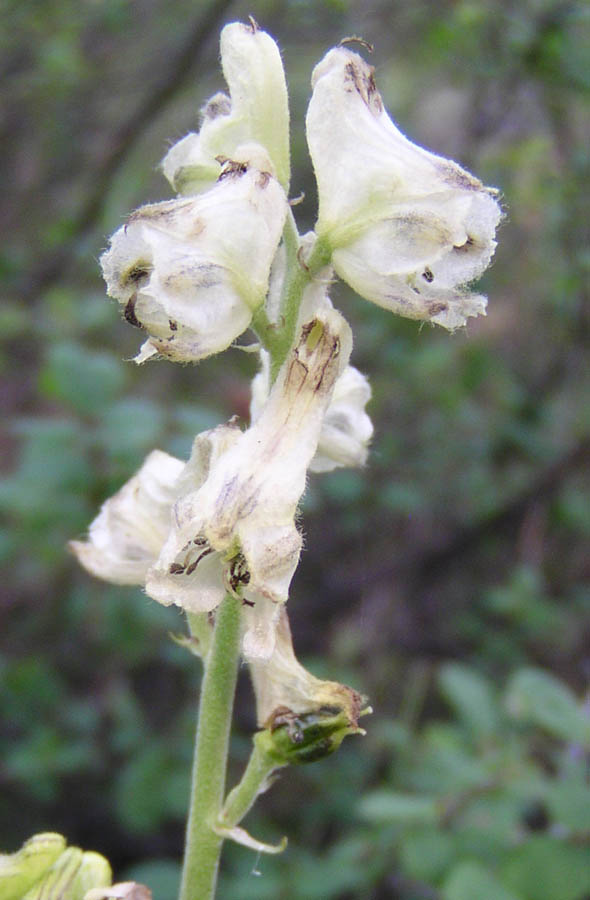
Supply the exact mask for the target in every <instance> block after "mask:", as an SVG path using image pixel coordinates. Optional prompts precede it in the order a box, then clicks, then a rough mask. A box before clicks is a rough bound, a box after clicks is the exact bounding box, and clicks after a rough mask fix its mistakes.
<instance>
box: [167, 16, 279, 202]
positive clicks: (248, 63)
mask: <svg viewBox="0 0 590 900" xmlns="http://www.w3.org/2000/svg"><path fill="white" fill-rule="evenodd" d="M220 49H221V63H222V67H223V74H224V75H225V79H226V81H227V84H228V87H229V91H230V97H227V96H226V95H225V94H216V95H215V96H214V97H212V98H211V100H210V101H209V103H208V104H207V105H206V107H205V108H204V110H203V121H202V125H201V130H200V132H199V133H198V134H194V133H191V134H188V135H187V136H186V137H184V138H183V139H182V141H179V142H178V143H177V144H175V146H174V147H172V149H171V150H170V151H169V152H168V154H167V156H166V157H165V158H164V160H163V163H162V167H163V170H164V174H165V175H166V177H167V178H168V180H169V181H170V183H171V184H172V186H173V188H174V189H175V190H176V191H178V192H180V193H181V194H185V195H189V194H196V193H198V192H200V191H202V190H203V189H206V188H207V187H208V186H210V184H211V183H212V182H213V181H214V180H215V178H216V177H217V174H219V162H218V161H217V157H218V156H221V157H227V158H228V159H235V158H236V148H237V147H238V146H239V145H240V144H243V143H247V142H255V143H257V144H261V145H263V146H264V147H265V149H266V151H267V153H268V156H269V157H270V161H271V163H270V165H271V167H270V169H269V171H271V173H272V174H273V175H275V176H276V177H277V178H278V180H279V182H280V183H281V184H282V186H283V188H284V189H285V190H286V191H287V190H288V188H289V108H288V98H287V86H286V84H285V73H284V71H283V64H282V61H281V54H280V51H279V48H278V47H277V45H276V44H275V42H274V41H273V39H272V38H271V37H270V35H268V34H266V32H264V31H261V30H260V29H259V28H257V27H256V26H254V25H244V24H242V23H241V22H233V23H231V24H229V25H226V26H225V28H224V29H223V31H222V32H221V41H220Z"/></svg>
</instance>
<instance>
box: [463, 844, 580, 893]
mask: <svg viewBox="0 0 590 900" xmlns="http://www.w3.org/2000/svg"><path fill="white" fill-rule="evenodd" d="M502 873H503V877H504V881H505V883H506V884H507V885H509V886H510V887H511V888H512V889H513V890H515V891H518V892H520V893H521V894H522V895H523V896H524V897H526V900H583V898H584V897H585V896H586V895H587V893H588V891H590V860H589V856H588V848H587V847H584V846H573V845H571V844H566V843H565V842H564V841H560V840H555V839H552V838H550V837H545V836H539V837H533V838H531V839H530V840H529V841H527V843H526V844H523V845H522V846H520V847H517V848H515V849H514V851H513V852H512V854H511V855H510V856H509V858H508V860H507V861H506V862H505V864H504V865H503V866H502ZM478 900H479V896H478ZM494 900H497V898H494Z"/></svg>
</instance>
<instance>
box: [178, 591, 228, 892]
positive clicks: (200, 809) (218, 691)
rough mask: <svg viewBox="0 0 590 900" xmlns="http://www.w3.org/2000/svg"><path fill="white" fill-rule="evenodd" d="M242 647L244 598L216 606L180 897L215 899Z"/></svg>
mask: <svg viewBox="0 0 590 900" xmlns="http://www.w3.org/2000/svg"><path fill="white" fill-rule="evenodd" d="M239 651H240V601H239V600H237V599H236V598H235V597H232V596H229V595H228V596H227V597H226V598H225V600H224V601H223V602H222V603H221V605H220V606H219V608H218V609H217V615H216V621H215V630H214V633H213V639H212V643H211V647H210V650H209V653H208V654H207V659H206V663H205V674H204V677H203V684H202V687H201V702H200V707H199V721H198V725H197V738H196V746H195V758H194V764H193V776H192V785H191V800H190V810H189V817H188V823H187V830H186V844H185V855H184V864H183V869H182V881H181V886H180V894H179V900H213V898H214V896H215V887H216V884H217V872H218V868H219V857H220V855H221V845H222V843H223V838H221V837H219V835H217V834H216V833H215V831H214V830H213V829H214V827H215V825H216V823H217V820H218V818H219V814H220V812H221V808H222V805H223V796H224V791H225V774H226V768H227V752H228V746H229V735H230V726H231V716H232V709H233V703H234V693H235V689H236V680H237V675H238V662H239Z"/></svg>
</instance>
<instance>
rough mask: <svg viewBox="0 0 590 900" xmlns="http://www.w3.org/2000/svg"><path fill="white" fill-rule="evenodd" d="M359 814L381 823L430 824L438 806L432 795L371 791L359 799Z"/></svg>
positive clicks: (437, 814) (436, 815)
mask: <svg viewBox="0 0 590 900" xmlns="http://www.w3.org/2000/svg"><path fill="white" fill-rule="evenodd" d="M359 814H360V815H361V816H362V817H363V819H368V820H369V821H371V822H377V823H381V824H391V823H393V822H399V823H400V824H403V825H409V824H419V825H430V824H434V823H436V822H437V821H438V818H439V808H438V804H437V801H436V798H434V797H420V796H417V795H415V794H400V793H396V792H395V791H373V792H372V793H370V794H367V795H366V796H365V797H363V799H362V800H361V802H360V805H359Z"/></svg>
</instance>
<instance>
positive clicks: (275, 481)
mask: <svg viewBox="0 0 590 900" xmlns="http://www.w3.org/2000/svg"><path fill="white" fill-rule="evenodd" d="M350 348H351V337H350V329H349V327H348V325H347V324H346V322H345V321H344V319H343V318H342V316H341V315H340V313H338V312H336V310H329V311H327V312H326V314H325V316H324V317H323V318H320V317H318V318H316V319H314V320H312V321H311V322H309V323H308V324H307V325H305V326H304V327H303V329H302V331H301V334H300V337H299V340H298V342H297V344H296V346H295V347H294V350H293V351H292V353H291V354H290V355H289V357H288V358H287V360H286V361H285V363H284V365H283V367H282V369H281V371H280V373H279V376H278V378H277V380H276V382H275V384H274V385H273V388H272V390H271V392H270V395H269V398H268V401H267V403H266V404H265V406H264V409H263V410H262V412H261V414H260V416H259V418H258V419H257V421H256V422H255V423H254V424H253V425H252V426H251V427H250V428H249V429H248V430H247V431H245V432H241V431H240V430H239V429H238V428H237V427H236V426H232V425H226V426H221V428H218V429H214V431H213V432H208V433H206V434H205V435H201V436H200V437H197V439H196V441H195V445H194V448H193V453H192V456H191V460H190V461H189V463H188V467H189V468H190V467H192V468H193V473H194V474H193V480H194V481H195V483H196V484H197V487H196V489H195V490H194V491H193V492H192V493H189V494H185V495H184V496H182V497H181V498H180V499H179V500H178V501H177V502H176V503H175V505H174V509H173V516H172V522H173V527H172V530H171V532H170V535H169V537H168V539H167V541H166V543H165V544H164V546H163V548H162V551H161V553H160V556H159V558H158V561H157V562H156V563H155V565H154V566H153V567H152V568H151V569H150V571H149V572H148V574H147V579H146V591H147V593H148V595H149V596H150V597H153V598H154V599H155V600H158V601H159V602H160V603H163V604H165V605H169V604H172V603H174V604H177V605H178V606H182V607H184V608H185V609H187V610H188V611H190V612H205V611H207V610H211V609H214V608H215V607H216V606H217V605H218V604H219V603H220V602H221V600H222V599H223V597H224V595H225V594H226V592H227V591H230V592H232V593H235V594H236V595H238V596H240V597H241V598H242V599H243V601H244V604H245V609H244V621H245V628H246V633H245V636H244V643H243V651H244V654H245V656H247V657H253V658H256V657H268V656H269V654H270V653H271V652H272V649H273V646H274V623H275V622H276V619H277V616H278V614H279V611H280V606H281V604H283V603H285V602H286V600H287V597H288V593H289V586H290V583H291V578H292V577H293V573H294V571H295V569H296V567H297V563H298V561H299V554H300V551H301V535H300V534H299V531H298V530H297V527H296V525H295V514H296V510H297V505H298V503H299V500H300V498H301V495H302V494H303V491H304V489H305V479H306V473H307V469H308V466H309V463H310V461H311V459H312V458H313V456H314V454H315V451H316V447H317V443H318V439H319V434H320V430H321V427H322V421H323V418H324V414H325V412H326V409H327V407H328V404H329V402H330V398H331V396H332V392H333V390H334V385H335V382H336V380H337V378H338V376H339V375H340V373H341V372H342V369H343V368H344V367H345V366H346V363H347V361H348V357H349V355H350ZM213 437H215V441H214V442H213V441H212V438H213Z"/></svg>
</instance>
